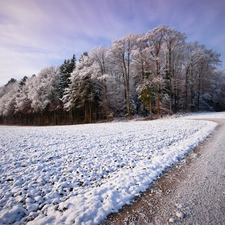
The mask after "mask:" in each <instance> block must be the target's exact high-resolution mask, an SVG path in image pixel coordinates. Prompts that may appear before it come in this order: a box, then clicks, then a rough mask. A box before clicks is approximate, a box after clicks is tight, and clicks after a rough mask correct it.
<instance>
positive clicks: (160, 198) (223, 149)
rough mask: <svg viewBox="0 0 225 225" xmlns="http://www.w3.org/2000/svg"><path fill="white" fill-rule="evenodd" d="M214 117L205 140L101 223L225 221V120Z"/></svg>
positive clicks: (206, 224) (198, 223)
mask: <svg viewBox="0 0 225 225" xmlns="http://www.w3.org/2000/svg"><path fill="white" fill-rule="evenodd" d="M213 121H216V122H218V123H219V125H218V126H217V128H216V130H215V132H214V133H213V134H212V135H211V136H210V137H208V138H207V140H206V141H204V143H202V144H201V145H200V146H199V147H198V148H196V149H195V150H194V151H193V152H191V153H190V154H189V155H188V156H187V157H186V158H185V159H183V160H181V162H179V163H178V164H177V165H175V166H174V167H173V168H172V169H171V170H169V171H167V172H165V173H164V174H163V176H162V177H161V178H160V179H159V180H158V181H157V182H155V183H154V184H153V185H152V186H151V187H149V189H148V190H147V191H146V192H144V193H143V194H142V195H141V196H139V197H137V198H135V199H134V202H133V204H132V205H128V206H124V207H123V208H122V209H121V210H120V212H119V213H117V214H111V215H109V216H108V218H107V220H105V221H103V222H102V223H101V224H104V225H106V224H107V225H111V224H117V225H120V224H121V225H122V224H130V225H139V224H140V225H142V224H143V225H145V224H149V225H153V224H154V225H161V224H162V225H165V224H190V225H209V224H210V225H219V224H221V225H224V224H225V120H221V119H217V120H213Z"/></svg>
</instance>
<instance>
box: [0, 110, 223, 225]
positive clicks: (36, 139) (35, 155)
mask: <svg viewBox="0 0 225 225" xmlns="http://www.w3.org/2000/svg"><path fill="white" fill-rule="evenodd" d="M199 115H200V114H199ZM199 115H198V117H199V118H202V117H204V118H225V113H220V114H216V113H214V114H208V117H207V115H206V114H201V116H199ZM193 116H194V115H190V116H189V117H185V118H188V120H187V119H185V118H177V119H162V120H155V121H131V122H114V123H105V124H87V125H75V126H52V127H18V126H17V127H16V126H0V224H35V225H36V224H79V225H80V224H98V223H99V222H100V221H101V220H103V219H104V218H105V217H106V216H107V215H108V214H109V213H111V212H116V211H118V209H119V208H121V207H122V206H123V205H124V204H126V203H130V202H131V201H132V199H133V197H134V196H136V195H138V194H139V193H140V192H142V191H145V190H146V188H147V187H148V186H149V184H150V183H151V182H152V181H153V180H155V179H157V177H158V176H159V175H160V174H161V173H162V171H163V170H165V169H166V168H168V167H169V166H171V165H172V164H173V163H175V162H177V161H178V160H179V159H181V158H182V157H184V155H185V154H186V153H187V152H189V151H190V150H192V149H193V148H194V147H195V146H197V145H198V144H199V142H201V141H203V140H204V139H205V138H206V137H207V136H208V135H209V134H210V133H211V132H212V131H213V130H214V128H215V127H216V125H217V124H216V123H214V122H210V121H203V120H190V118H193ZM195 117H196V115H195Z"/></svg>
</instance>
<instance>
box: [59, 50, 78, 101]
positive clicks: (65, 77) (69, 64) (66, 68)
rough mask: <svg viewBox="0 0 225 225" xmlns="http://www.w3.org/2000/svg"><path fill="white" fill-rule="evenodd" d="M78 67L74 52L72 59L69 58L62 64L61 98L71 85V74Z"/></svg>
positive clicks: (60, 75)
mask: <svg viewBox="0 0 225 225" xmlns="http://www.w3.org/2000/svg"><path fill="white" fill-rule="evenodd" d="M75 67H76V56H75V54H73V57H72V58H71V59H67V60H65V61H64V63H63V64H62V65H61V66H60V74H59V87H58V88H59V93H60V98H62V96H63V92H64V90H65V89H66V88H67V87H68V86H69V82H70V76H71V73H72V72H73V70H74V69H75Z"/></svg>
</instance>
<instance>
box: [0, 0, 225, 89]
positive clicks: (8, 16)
mask: <svg viewBox="0 0 225 225" xmlns="http://www.w3.org/2000/svg"><path fill="white" fill-rule="evenodd" d="M224 11H225V3H224V1H223V0H217V1H211V0H198V1H194V0H188V1H180V0H170V1H167V0H142V1H138V0H123V1H122V0H107V1H104V0H66V1H61V0H54V1H53V0H48V1H46V0H39V1H36V0H20V1H17V0H10V1H8V0H2V1H1V5H0V50H1V52H0V85H3V84H5V83H6V82H7V81H8V80H9V79H10V78H11V77H14V78H17V79H20V78H22V77H23V76H25V75H26V76H29V75H32V74H33V73H38V72H39V71H40V70H41V69H42V68H43V67H44V66H48V65H58V64H60V63H61V62H63V60H64V59H65V58H69V57H71V56H72V54H73V53H75V54H77V55H79V54H81V53H82V52H84V51H88V50H90V49H91V48H93V47H95V46H99V45H100V44H105V45H106V46H107V45H109V44H110V43H111V42H112V41H113V40H114V39H116V38H122V37H123V36H124V35H126V34H128V33H143V32H147V31H148V30H150V29H152V28H154V27H156V26H158V25H159V24H166V25H169V26H171V27H173V28H175V29H177V30H179V31H181V32H185V33H186V34H187V37H188V40H190V41H199V42H200V43H203V44H205V45H206V46H207V47H208V48H212V47H213V48H215V50H217V51H219V52H220V51H221V53H222V57H223V58H222V60H223V61H225V56H224V52H225V47H223V46H225V45H224V43H225V40H224V31H223V28H224V27H225V16H224Z"/></svg>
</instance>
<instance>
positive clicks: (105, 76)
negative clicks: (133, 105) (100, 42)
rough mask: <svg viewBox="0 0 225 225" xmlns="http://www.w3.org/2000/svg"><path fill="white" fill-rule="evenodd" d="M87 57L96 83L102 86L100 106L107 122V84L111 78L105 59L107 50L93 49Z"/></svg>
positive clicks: (108, 110) (101, 47)
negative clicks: (90, 61)
mask: <svg viewBox="0 0 225 225" xmlns="http://www.w3.org/2000/svg"><path fill="white" fill-rule="evenodd" d="M89 56H90V58H91V59H92V60H93V69H94V74H95V76H96V79H98V81H99V82H100V83H101V84H102V86H103V101H102V105H103V108H104V111H105V114H106V118H107V120H108V119H109V118H110V115H111V112H110V109H109V101H108V87H107V83H109V82H110V81H111V78H112V77H110V62H109V58H108V57H107V49H106V48H104V47H103V46H100V47H98V48H93V49H92V50H91V51H90V52H89ZM94 67H96V68H94Z"/></svg>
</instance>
